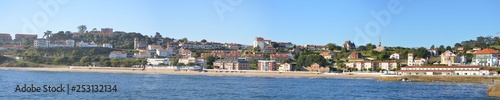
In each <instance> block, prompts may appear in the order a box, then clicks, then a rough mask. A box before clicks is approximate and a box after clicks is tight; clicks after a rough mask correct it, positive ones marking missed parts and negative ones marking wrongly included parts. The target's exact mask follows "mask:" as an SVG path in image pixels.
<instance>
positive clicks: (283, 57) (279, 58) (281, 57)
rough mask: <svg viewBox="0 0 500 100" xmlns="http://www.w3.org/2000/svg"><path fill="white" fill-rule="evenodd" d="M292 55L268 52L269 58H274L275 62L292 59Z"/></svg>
mask: <svg viewBox="0 0 500 100" xmlns="http://www.w3.org/2000/svg"><path fill="white" fill-rule="evenodd" d="M292 57H293V55H292V54H290V53H288V54H285V53H284V54H270V55H269V58H270V59H271V60H275V61H277V62H283V61H286V60H288V59H292Z"/></svg>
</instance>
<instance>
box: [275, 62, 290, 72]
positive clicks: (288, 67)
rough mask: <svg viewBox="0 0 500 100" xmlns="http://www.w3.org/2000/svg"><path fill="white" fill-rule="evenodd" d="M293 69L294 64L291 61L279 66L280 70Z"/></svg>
mask: <svg viewBox="0 0 500 100" xmlns="http://www.w3.org/2000/svg"><path fill="white" fill-rule="evenodd" d="M292 70H293V66H292V64H290V63H283V64H280V67H278V71H280V72H287V71H292Z"/></svg>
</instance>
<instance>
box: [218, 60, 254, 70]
mask: <svg viewBox="0 0 500 100" xmlns="http://www.w3.org/2000/svg"><path fill="white" fill-rule="evenodd" d="M214 67H215V68H216V69H222V70H250V63H248V62H247V61H244V60H236V59H220V60H217V61H215V62H214Z"/></svg>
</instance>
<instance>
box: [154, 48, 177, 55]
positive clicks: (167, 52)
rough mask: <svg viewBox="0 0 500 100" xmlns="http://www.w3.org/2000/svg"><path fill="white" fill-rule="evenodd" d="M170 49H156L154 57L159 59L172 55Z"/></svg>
mask: <svg viewBox="0 0 500 100" xmlns="http://www.w3.org/2000/svg"><path fill="white" fill-rule="evenodd" d="M172 52H173V51H172V49H168V48H167V49H156V55H157V56H160V57H167V56H171V55H172Z"/></svg>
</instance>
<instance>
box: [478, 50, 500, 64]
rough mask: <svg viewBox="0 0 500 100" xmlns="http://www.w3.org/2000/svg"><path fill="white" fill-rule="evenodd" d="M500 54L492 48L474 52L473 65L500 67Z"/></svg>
mask: <svg viewBox="0 0 500 100" xmlns="http://www.w3.org/2000/svg"><path fill="white" fill-rule="evenodd" d="M499 54H500V52H498V51H497V50H493V49H490V48H486V49H484V50H479V51H476V52H474V57H473V58H472V65H478V66H498V58H499Z"/></svg>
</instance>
